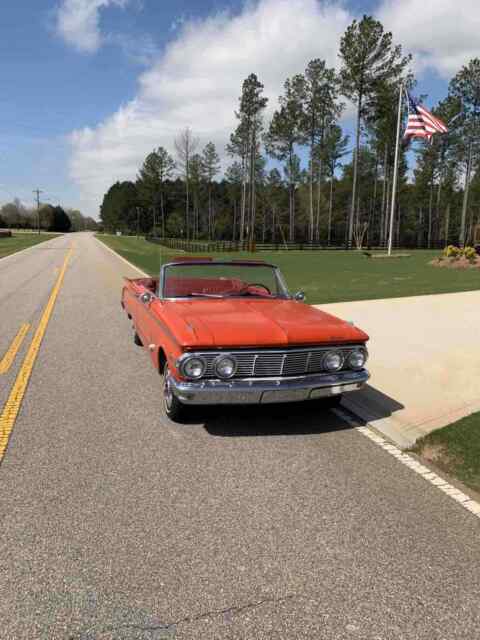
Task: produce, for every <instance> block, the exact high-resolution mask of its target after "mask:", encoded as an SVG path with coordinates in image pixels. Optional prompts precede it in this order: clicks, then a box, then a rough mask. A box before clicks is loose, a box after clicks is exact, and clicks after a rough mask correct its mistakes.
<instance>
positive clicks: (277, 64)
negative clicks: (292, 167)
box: [0, 0, 480, 218]
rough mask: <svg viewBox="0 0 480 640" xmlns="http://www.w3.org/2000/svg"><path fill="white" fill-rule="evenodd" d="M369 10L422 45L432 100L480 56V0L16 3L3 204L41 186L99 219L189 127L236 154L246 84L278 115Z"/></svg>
mask: <svg viewBox="0 0 480 640" xmlns="http://www.w3.org/2000/svg"><path fill="white" fill-rule="evenodd" d="M419 6H421V11H419ZM364 13H369V14H372V15H374V16H375V17H376V18H378V19H380V20H381V21H382V22H383V24H384V25H385V27H386V28H387V29H389V30H391V31H392V32H393V36H394V41H395V42H396V43H400V44H402V45H403V48H404V52H405V53H412V54H413V62H412V69H413V71H414V72H415V74H416V77H417V80H418V93H421V94H428V98H427V100H426V104H427V106H428V105H430V106H431V105H433V104H435V102H436V101H438V100H439V99H441V98H443V97H444V96H445V95H446V93H447V89H448V82H449V80H450V78H451V77H452V75H454V74H455V73H456V72H457V71H458V70H459V69H460V68H461V66H462V65H464V64H466V63H467V62H468V61H469V60H470V59H471V58H473V57H480V39H479V38H478V34H479V33H480V4H479V0H422V1H421V2H420V3H419V1H418V0H375V1H374V0H350V1H347V0H248V1H244V0H56V1H55V0H20V1H19V0H16V1H13V0H4V2H3V3H2V8H1V14H0V15H1V21H0V78H1V81H2V84H3V91H2V92H1V93H0V203H3V202H6V201H9V200H11V199H12V198H13V197H19V198H20V199H21V200H22V201H23V202H24V203H25V204H27V205H30V204H32V202H33V193H32V190H33V189H36V188H39V189H41V190H42V191H43V194H42V198H43V200H44V201H45V202H51V203H53V204H57V203H60V204H62V206H64V207H75V208H79V209H80V210H81V211H82V212H83V213H84V214H85V215H91V216H93V217H95V218H98V215H99V206H100V204H101V201H102V198H103V195H104V193H105V191H106V190H107V189H108V188H109V186H110V185H111V184H112V183H113V182H115V181H116V180H127V179H135V177H136V174H137V172H138V168H139V166H140V165H141V163H142V161H143V159H144V158H145V156H146V155H147V154H148V153H149V152H150V151H152V150H153V149H154V148H156V147H158V146H160V145H162V146H165V147H166V148H167V149H168V150H169V151H170V152H171V153H172V154H173V151H174V146H173V141H174V138H175V136H176V135H178V133H179V131H181V130H182V129H184V128H185V127H187V126H189V127H191V129H192V130H193V132H194V133H195V135H196V136H197V137H198V138H199V141H200V144H201V145H204V144H206V143H207V142H209V141H210V140H212V141H213V142H215V143H216V145H217V148H218V150H219V152H220V153H221V155H222V159H223V161H224V163H226V162H227V161H228V158H227V157H226V156H225V153H224V147H225V144H226V142H227V141H228V137H229V134H230V132H231V131H232V130H233V128H234V126H235V116H234V110H235V109H236V107H237V104H238V96H239V94H240V89H241V83H242V81H243V79H244V78H245V77H246V76H247V75H249V74H250V73H252V72H253V73H256V74H257V75H258V77H259V79H260V80H261V81H262V82H263V83H264V85H265V94H266V95H267V96H268V97H269V99H270V100H269V107H268V110H267V113H266V119H268V117H269V116H270V115H271V113H272V112H273V110H274V109H275V106H276V104H277V98H278V95H279V94H280V93H281V91H282V85H283V82H284V81H285V79H286V78H287V77H289V76H291V75H293V74H295V73H300V72H302V71H303V70H304V69H305V66H306V65H307V63H308V61H309V60H311V59H313V58H323V59H325V60H326V61H327V63H328V64H329V65H330V66H335V67H337V68H338V66H339V60H338V45H339V40H340V37H341V35H342V33H343V32H344V30H345V28H346V27H347V26H348V25H349V24H350V22H351V21H352V20H353V19H354V18H359V17H360V18H361V16H362V15H363V14H364ZM351 114H352V110H351V109H347V110H346V114H345V117H344V121H343V123H342V124H343V125H344V126H345V128H346V130H347V131H348V130H350V129H351V126H352V122H351Z"/></svg>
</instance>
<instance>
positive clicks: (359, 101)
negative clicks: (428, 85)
mask: <svg viewBox="0 0 480 640" xmlns="http://www.w3.org/2000/svg"><path fill="white" fill-rule="evenodd" d="M340 59H341V60H342V68H341V71H340V77H341V81H342V93H343V95H344V96H346V97H347V98H349V99H350V100H352V101H354V102H355V103H356V107H357V122H356V139H355V151H354V158H353V165H354V166H353V182H352V198H351V206H350V216H349V220H348V235H347V240H348V244H349V246H350V245H351V244H352V240H353V228H354V222H355V212H356V206H357V175H358V156H359V150H360V135H361V125H362V121H363V119H364V117H365V115H366V112H365V109H364V107H365V102H366V101H367V100H368V99H369V98H371V97H372V96H373V95H374V94H375V92H376V90H377V89H378V87H379V86H380V85H382V84H389V85H390V84H395V83H397V84H398V83H399V81H400V78H401V76H402V74H403V73H404V71H405V69H406V67H407V65H408V63H409V62H410V59H411V56H403V55H402V48H401V46H399V45H397V46H394V45H393V39H392V34H391V33H390V32H385V31H384V29H383V25H382V24H381V22H379V21H377V20H375V19H374V18H372V17H371V16H366V15H364V16H363V18H362V20H360V22H358V21H357V20H354V21H353V22H352V24H351V25H350V26H349V27H348V28H347V30H346V31H345V33H344V35H343V37H342V39H341V41H340Z"/></svg>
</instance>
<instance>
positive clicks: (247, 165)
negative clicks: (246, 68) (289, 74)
mask: <svg viewBox="0 0 480 640" xmlns="http://www.w3.org/2000/svg"><path fill="white" fill-rule="evenodd" d="M262 94H263V84H262V83H261V82H260V81H259V80H258V78H257V76H256V75H255V74H254V73H252V74H251V75H249V76H248V78H247V79H246V80H244V82H243V85H242V95H241V96H240V98H239V102H240V108H239V110H238V112H236V113H235V115H236V117H237V119H238V120H239V125H238V127H237V129H236V131H235V132H234V133H233V134H232V136H231V139H230V145H229V147H228V151H229V153H230V154H232V155H239V156H240V157H241V159H242V166H243V168H244V180H243V190H242V209H241V217H240V236H239V238H240V242H243V241H244V239H245V229H246V228H247V229H248V233H247V238H246V239H247V241H248V242H249V243H250V244H251V243H252V242H253V239H254V235H255V195H256V190H255V185H256V168H257V162H258V158H259V155H260V135H261V132H262V129H263V118H262V114H263V111H264V110H265V108H266V106H267V102H268V98H265V97H263V95H262ZM247 180H248V185H249V193H248V200H249V202H248V209H249V210H248V217H247Z"/></svg>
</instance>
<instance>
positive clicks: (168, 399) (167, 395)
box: [163, 367, 173, 411]
mask: <svg viewBox="0 0 480 640" xmlns="http://www.w3.org/2000/svg"><path fill="white" fill-rule="evenodd" d="M163 401H164V403H165V407H166V409H167V411H170V409H171V408H172V403H173V393H172V385H171V382H170V371H169V369H168V367H166V368H165V374H164V379H163Z"/></svg>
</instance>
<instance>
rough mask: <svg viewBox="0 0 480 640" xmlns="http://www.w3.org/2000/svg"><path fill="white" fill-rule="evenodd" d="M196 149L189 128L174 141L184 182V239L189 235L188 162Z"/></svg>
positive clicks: (195, 140) (196, 144) (195, 142)
mask: <svg viewBox="0 0 480 640" xmlns="http://www.w3.org/2000/svg"><path fill="white" fill-rule="evenodd" d="M197 147H198V140H197V138H195V137H194V136H193V133H192V131H191V129H190V127H187V128H186V129H184V130H183V131H182V132H181V133H180V135H179V136H178V137H177V138H176V139H175V150H176V152H177V157H178V166H179V168H180V170H181V172H182V175H183V179H184V180H185V238H187V240H188V238H189V237H190V236H191V233H190V231H191V230H190V214H189V210H190V161H191V158H192V156H193V155H194V153H195V151H196V149H197Z"/></svg>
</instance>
